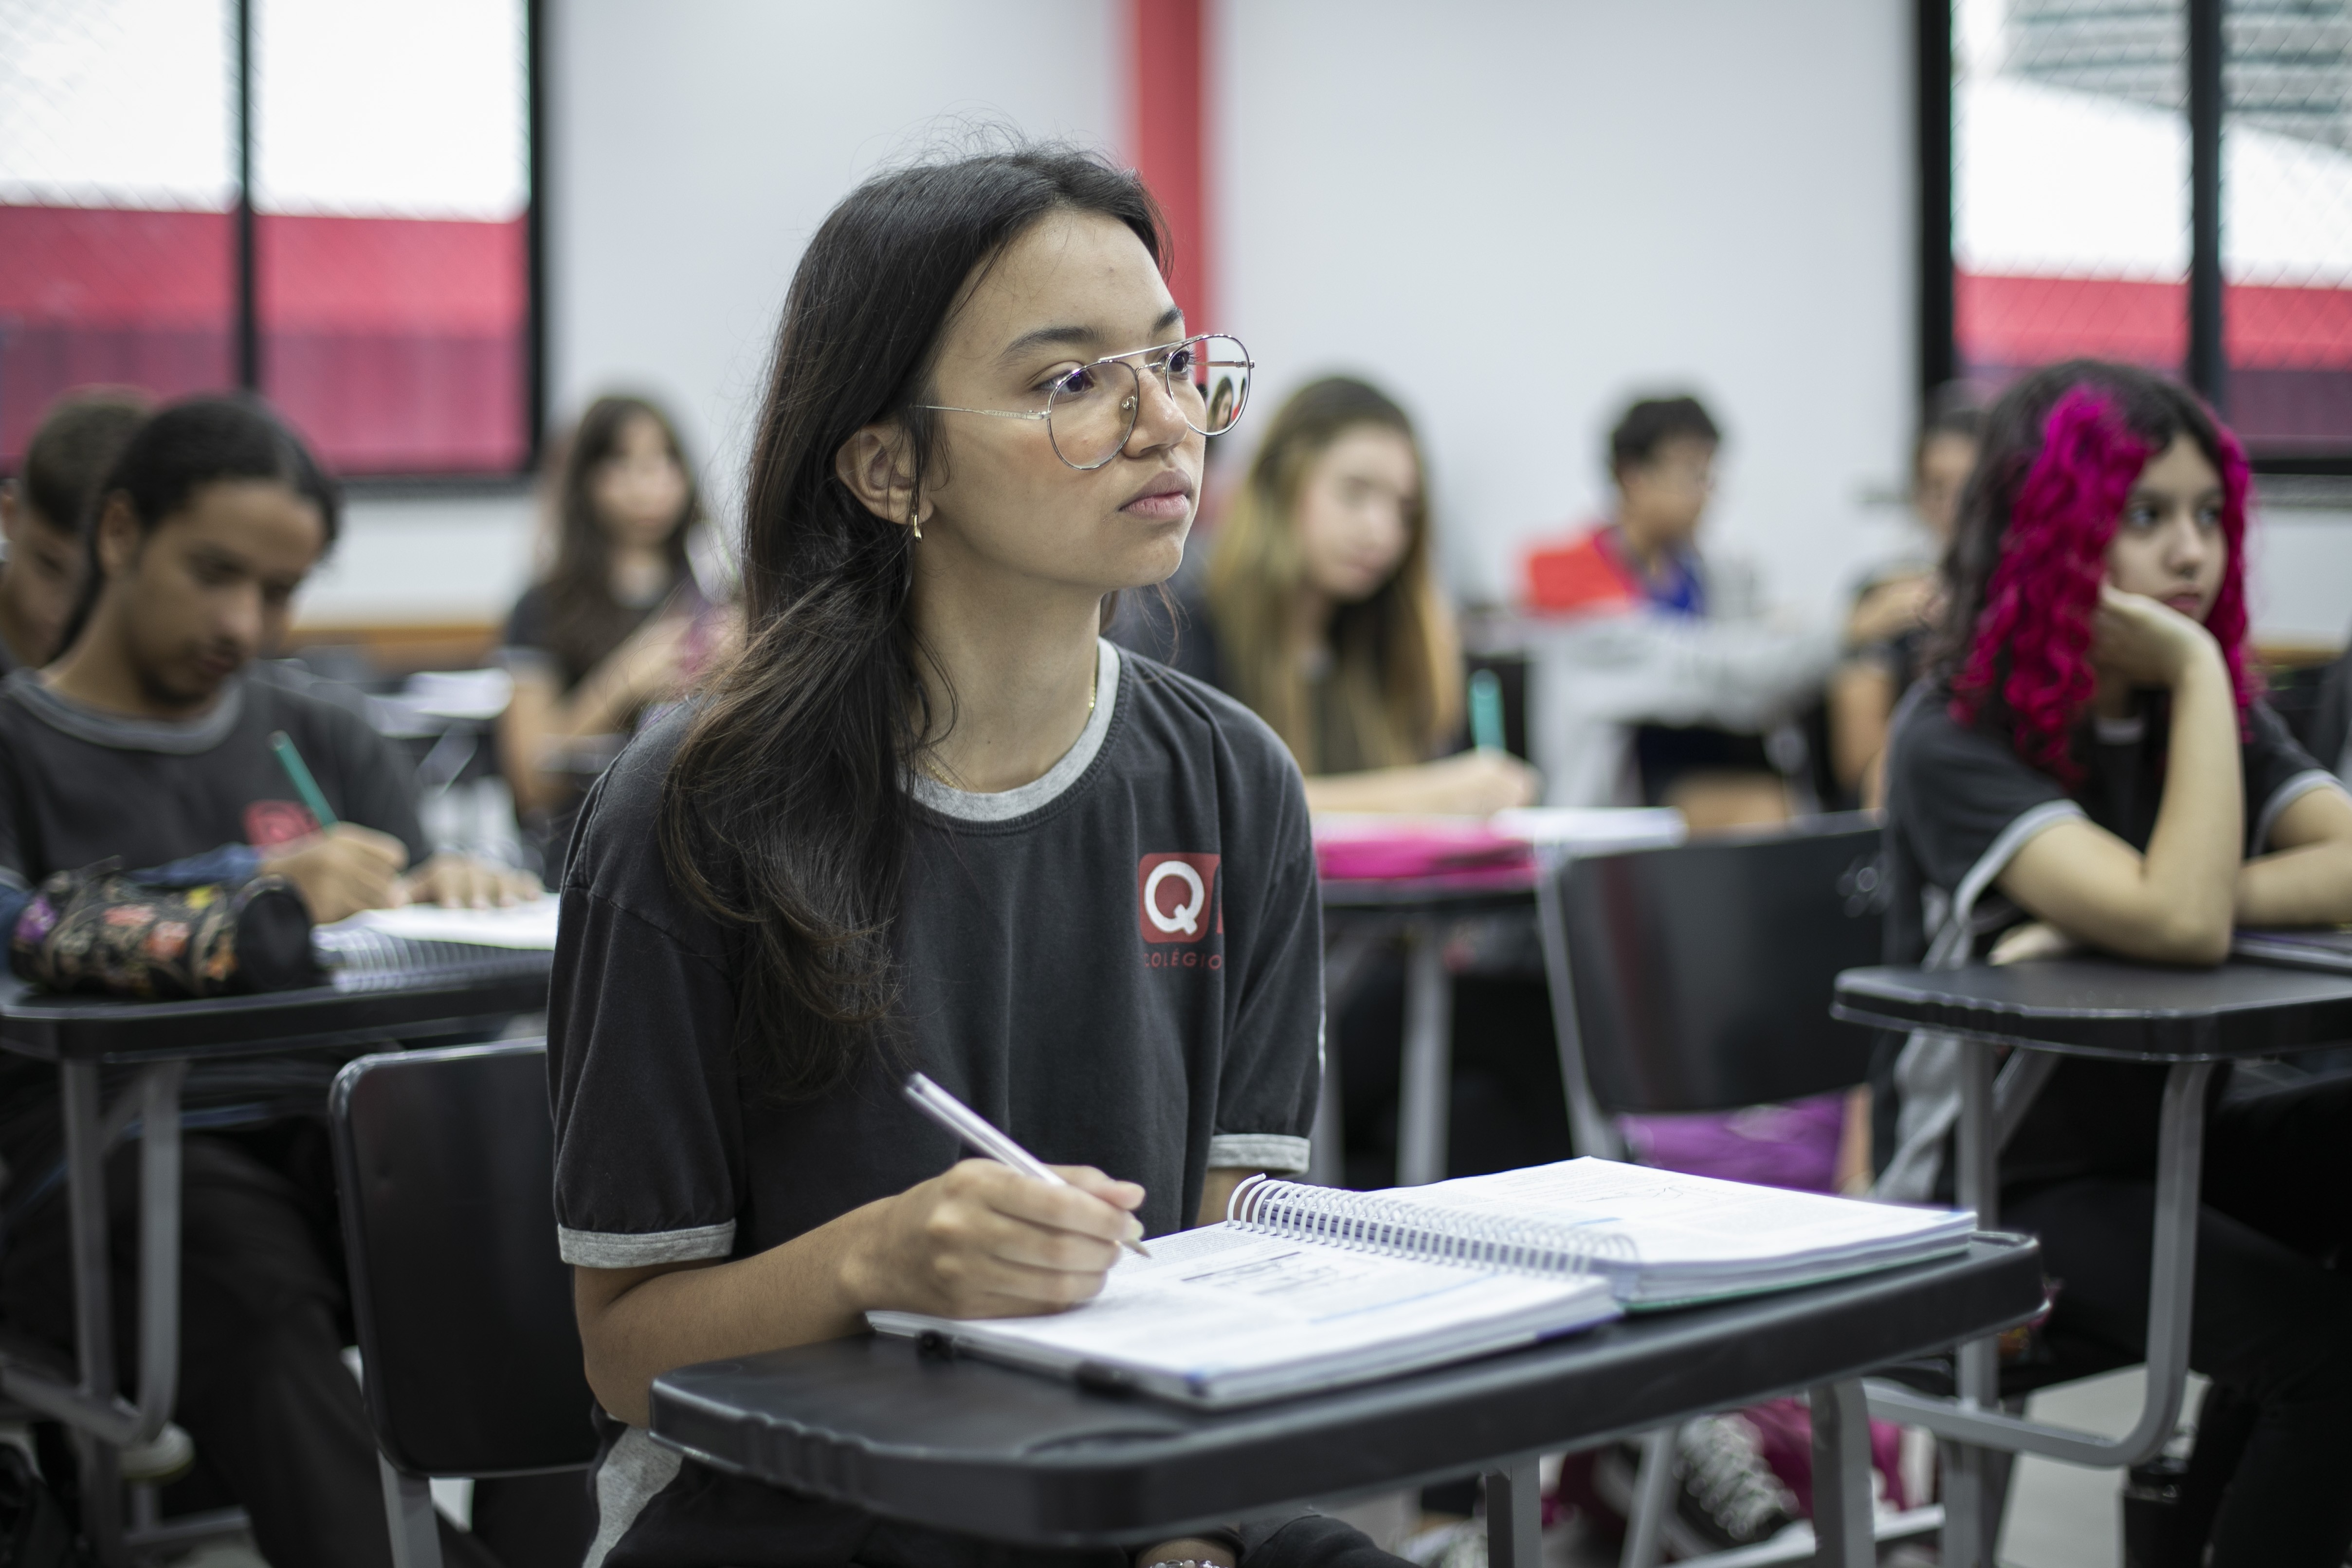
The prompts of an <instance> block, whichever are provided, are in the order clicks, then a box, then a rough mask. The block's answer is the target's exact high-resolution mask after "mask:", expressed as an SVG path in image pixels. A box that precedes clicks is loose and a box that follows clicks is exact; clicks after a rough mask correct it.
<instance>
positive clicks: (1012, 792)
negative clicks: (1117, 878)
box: [907, 637, 1118, 822]
mask: <svg viewBox="0 0 2352 1568" xmlns="http://www.w3.org/2000/svg"><path fill="white" fill-rule="evenodd" d="M1095 649H1096V652H1095V710H1094V711H1093V712H1092V713H1089V714H1087V727H1086V728H1085V729H1083V730H1081V731H1078V738H1077V740H1076V742H1074V743H1073V744H1072V745H1071V747H1070V749H1069V750H1068V751H1066V752H1063V753H1062V759H1061V761H1059V762H1057V763H1055V764H1054V765H1053V766H1052V767H1050V768H1047V769H1046V770H1045V772H1044V773H1041V774H1039V775H1038V776H1037V777H1036V778H1034V779H1032V780H1030V781H1029V782H1028V783H1027V784H1023V785H1021V786H1020V787H1018V788H1016V789H1008V790H1003V791H1000V792H999V793H997V794H994V795H975V794H973V793H972V792H971V791H969V790H961V789H950V788H949V787H948V786H947V785H945V784H941V783H940V782H939V781H938V780H937V779H934V778H930V777H929V776H928V775H926V774H923V773H910V774H908V781H907V787H908V793H909V794H911V795H913V796H914V797H915V799H916V800H917V801H919V803H921V804H922V805H927V806H929V807H930V808H931V809H932V810H933V811H936V812H938V813H939V814H940V816H952V817H954V818H956V819H957V820H958V821H960V822H1010V821H1012V820H1013V818H1014V817H1016V816H1028V815H1029V814H1030V813H1031V812H1033V811H1035V810H1037V809H1038V808H1040V807H1041V806H1044V805H1046V804H1048V803H1049V802H1051V801H1052V800H1053V799H1054V798H1055V796H1057V795H1060V794H1061V793H1062V792H1063V791H1064V790H1066V789H1068V788H1069V787H1070V786H1071V785H1072V784H1076V783H1077V782H1078V776H1079V775H1080V774H1082V773H1085V772H1086V771H1087V766H1088V765H1089V764H1090V763H1093V762H1094V760H1095V754H1096V753H1097V752H1100V751H1101V750H1102V743H1103V737H1104V736H1105V735H1108V734H1109V733H1110V720H1111V710H1112V709H1113V708H1114V707H1116V706H1117V705H1118V645H1117V644H1116V643H1113V642H1111V641H1109V640H1108V639H1107V638H1103V637H1097V638H1096V639H1095Z"/></svg>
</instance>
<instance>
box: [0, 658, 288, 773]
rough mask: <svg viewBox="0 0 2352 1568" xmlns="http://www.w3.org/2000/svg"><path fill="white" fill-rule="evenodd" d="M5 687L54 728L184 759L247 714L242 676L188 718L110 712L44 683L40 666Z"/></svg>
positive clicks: (209, 746)
mask: <svg viewBox="0 0 2352 1568" xmlns="http://www.w3.org/2000/svg"><path fill="white" fill-rule="evenodd" d="M0 690H5V692H6V693H7V694H8V695H9V696H11V697H14V698H15V699H16V700H17V701H19V702H21V703H23V704H24V705H25V708H26V710H27V711H29V712H30V713H31V714H32V715H33V716H34V717H35V718H37V719H38V720H40V721H42V722H43V723H45V724H47V725H48V726H49V727H50V728H51V729H53V730H58V731H62V732H63V733H65V734H68V735H71V736H72V737H74V738H75V739H76V740H78V741H88V742H90V743H91V744H92V745H95V746H111V747H113V748H114V749H115V750H116V751H119V752H166V753H169V754H171V755H173V756H182V757H185V756H194V754H195V753H197V752H209V751H211V750H212V749H213V748H214V747H215V746H217V745H219V744H220V743H221V742H223V741H225V740H226V739H227V738H228V732H229V731H231V730H234V729H236V721H237V719H238V718H239V716H241V715H242V714H243V713H244V712H245V678H244V677H243V676H236V675H233V676H231V677H229V679H227V680H226V682H224V683H223V684H222V686H221V693H220V700H219V701H217V702H215V703H214V704H213V705H212V710H211V711H209V712H207V713H205V714H203V715H201V716H199V717H197V718H194V719H188V720H170V719H126V718H124V717H123V716H122V715H121V714H120V713H109V712H107V711H105V710H102V709H98V708H92V707H90V706H89V704H88V703H84V702H77V701H75V700H73V699H72V698H70V697H68V696H65V695H64V694H62V693H61V692H58V691H54V690H52V689H50V688H48V687H47V686H46V685H44V684H43V683H42V681H41V678H40V674H39V672H38V671H37V670H30V669H19V670H16V672H14V673H13V674H11V675H10V676H9V677H8V679H7V680H6V682H5V684H0Z"/></svg>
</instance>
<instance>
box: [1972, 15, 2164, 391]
mask: <svg viewBox="0 0 2352 1568" xmlns="http://www.w3.org/2000/svg"><path fill="white" fill-rule="evenodd" d="M1954 24H1955V26H1954V32H1953V39H1952V54H1953V84H1952V307H1953V336H1954V339H1955V341H1956V344H1957V347H1958V369H1959V374H1961V376H1962V377H1963V378H1965V379H1966V380H1968V381H1969V382H1970V383H1972V384H1976V385H1978V386H1979V387H1980V388H1981V389H1982V390H1983V391H1985V392H1986V393H1988V394H1990V393H1991V392H1994V391H1997V390H1998V389H1999V388H2000V386H2002V385H2004V384H2007V383H2008V382H2010V381H2011V380H2013V379H2014V378H2015V377H2016V376H2018V375H2019V374H2022V373H2023V372H2025V371H2028V370H2031V369H2032V368H2034V367H2035V366H2037V365H2043V364H2048V363H2052V362H2053V361H2056V360H2062V359H2065V358H2067V357H2069V356H2071V355H2074V354H2095V355H2097V356H2099V357H2101V358H2103V359H2116V360H2124V361H2127V362H2129V363H2135V364H2143V365H2147V366H2150V367H2152V368H2155V369H2159V370H2167V371H2178V370H2179V368H2180V367H2181V364H2182V363H2183V361H2184V358H2185V356H2186V354H2187V353H2188V345H2189V121H2188V114H2187V107H2188V99H2187V75H2186V67H2187V42H2188V32H2187V26H2186V17H2185V13H2184V11H2183V8H2182V7H2181V6H2180V5H2178V4H2171V5H2168V4H2163V3H2162V0H2158V3H2156V4H2148V3H2147V0H2138V3H2133V0H1990V3H1986V0H1963V3H1962V4H1961V5H1959V6H1958V7H1957V9H1956V12H1955V15H1954Z"/></svg>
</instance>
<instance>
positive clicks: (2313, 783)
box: [2250, 768, 2344, 855]
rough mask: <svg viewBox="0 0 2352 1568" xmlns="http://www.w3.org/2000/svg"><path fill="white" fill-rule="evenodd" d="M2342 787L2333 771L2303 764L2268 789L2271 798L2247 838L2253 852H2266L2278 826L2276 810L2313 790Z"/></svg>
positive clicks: (2278, 810)
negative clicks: (2273, 787) (2300, 769)
mask: <svg viewBox="0 0 2352 1568" xmlns="http://www.w3.org/2000/svg"><path fill="white" fill-rule="evenodd" d="M2343 787H2344V785H2343V784H2341V783H2340V782H2338V781H2337V779H2336V775H2335V774H2334V773H2328V772H2327V771H2326V770H2325V769H2323V768H2305V770H2304V771H2303V772H2301V773H2297V774H2295V775H2294V777H2293V778H2291V779H2289V780H2287V781H2286V783H2284V784H2281V785H2279V786H2278V788H2276V789H2274V790H2273V791H2271V797H2270V799H2268V800H2266V801H2264V802H2263V810H2262V815H2261V816H2257V817H2256V818H2255V819H2254V831H2253V834H2252V838H2251V839H2250V842H2251V843H2252V846H2253V849H2252V853H2254V854H2256V855H2263V854H2267V853H2269V851H2270V847H2271V832H2272V830H2273V828H2275V827H2277V826H2278V819H2279V814H2280V813H2281V812H2283V811H2284V810H2285V809H2286V808H2287V807H2288V806H2290V805H2294V803H2295V802H2296V801H2299V800H2301V799H2302V798H2303V797H2304V796H2305V795H2309V794H2310V793H2311V792H2312V791H2313V790H2315V789H2335V790H2341V789H2342V788H2343Z"/></svg>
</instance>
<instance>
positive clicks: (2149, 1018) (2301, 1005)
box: [1832, 958, 2352, 1568]
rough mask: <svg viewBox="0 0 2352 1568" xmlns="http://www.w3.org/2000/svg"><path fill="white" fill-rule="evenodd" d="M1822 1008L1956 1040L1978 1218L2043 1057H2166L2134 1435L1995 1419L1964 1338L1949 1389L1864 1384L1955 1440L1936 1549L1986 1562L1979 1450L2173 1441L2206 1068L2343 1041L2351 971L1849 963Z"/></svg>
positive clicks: (2000, 1415)
mask: <svg viewBox="0 0 2352 1568" xmlns="http://www.w3.org/2000/svg"><path fill="white" fill-rule="evenodd" d="M1832 1013H1833V1015H1834V1016H1837V1017H1840V1018H1843V1019H1845V1020H1847V1021H1848V1022H1851V1023H1857V1024H1868V1025H1875V1026H1880V1027H1883V1028H1889V1029H1897V1030H1911V1029H1925V1030H1930V1031H1934V1032H1937V1033H1941V1034H1947V1035H1950V1036H1953V1037H1957V1038H1958V1039H1959V1040H1960V1041H1961V1042H1962V1044H1963V1047H1964V1049H1963V1056H1962V1070H1961V1074H1960V1089H1961V1101H1960V1121H1959V1126H1958V1131H1957V1134H1956V1139H1955V1142H1956V1144H1957V1168H1956V1171H1955V1176H1956V1184H1957V1195H1958V1201H1959V1203H1960V1204H1961V1205H1963V1206H1965V1207H1969V1208H1973V1209H1975V1210H1976V1211H1977V1214H1978V1216H1979V1224H1982V1225H1988V1226H1989V1225H1992V1224H1994V1223H1996V1222H1997V1216H1998V1210H1999V1206H2000V1145H2001V1143H2002V1142H2003V1141H2004V1139H2005V1138H2006V1136H2007V1134H2008V1132H2009V1131H2011V1130H2013V1129H2014V1128H2015V1127H2016V1126H2017V1125H2018V1123H2019V1122H2020V1121H2022V1119H2023V1117H2024V1114H2025V1111H2026V1109H2027V1107H2028V1106H2029V1105H2030V1104H2031V1103H2032V1099H2033V1095H2034V1093H2035V1091H2036V1090H2038V1089H2040V1088H2041V1086H2042V1083H2043V1082H2045V1081H2046V1080H2047V1079H2048V1077H2049V1075H2050V1072H2051V1070H2052V1069H2053V1068H2054V1067H2055V1065H2056V1059H2057V1057H2059V1056H2078V1057H2087V1058H2096V1059H2099V1060H2105V1061H2129V1062H2150V1063H2164V1064H2168V1066H2169V1068H2170V1071H2169V1072H2168V1075H2167V1077H2166V1080H2165V1088H2164V1109H2163V1114H2162V1121H2161V1122H2160V1123H2159V1127H2158V1142H2157V1175H2156V1252H2155V1262H2154V1267H2153V1270H2152V1275H2153V1277H2152V1278H2151V1279H2150V1280H2149V1285H2148V1311H2147V1403H2146V1405H2144V1407H2143V1408H2142V1410H2141V1412H2140V1416H2139V1419H2138V1421H2137V1424H2136V1425H2135V1426H2133V1427H2132V1429H2131V1431H2130V1432H2129V1433H2127V1434H2126V1436H2122V1437H2120V1438H2116V1439H2113V1440H2108V1439H2105V1438H2099V1437H2094V1436H2089V1435H2087V1434H2084V1433H2080V1432H2073V1431H2069V1430H2067V1429H2065V1428H2063V1427H2057V1426H2047V1425H2044V1424H2042V1423H2039V1422H2033V1421H2029V1420H2026V1419H2024V1418H2023V1417H2021V1416H2015V1415H2007V1414H2005V1413H2004V1412H2002V1410H2001V1409H2000V1364H1999V1360H1998V1356H1997V1353H1996V1349H1995V1346H1994V1344H1993V1342H1991V1341H1990V1340H1983V1339H1979V1340H1976V1341H1971V1342H1964V1343H1963V1344H1962V1345H1961V1346H1960V1355H1959V1369H1958V1371H1959V1376H1958V1397H1957V1398H1956V1399H1949V1400H1946V1399H1936V1398H1932V1397H1930V1396H1928V1395H1926V1394H1918V1393H1915V1392H1913V1391H1912V1390H1909V1389H1906V1388H1900V1387H1896V1386H1894V1385H1891V1384H1873V1385H1872V1386H1871V1389H1870V1403H1871V1406H1872V1408H1873V1410H1874V1412H1875V1413H1876V1414H1878V1415H1882V1416H1884V1417H1885V1418H1886V1419H1888V1420H1891V1421H1902V1422H1906V1423H1910V1424H1913V1425H1916V1426H1926V1427H1927V1428H1928V1429H1930V1430H1931V1431H1934V1432H1935V1433H1937V1435H1938V1436H1942V1437H1945V1438H1947V1439H1948V1440H1950V1441H1951V1442H1952V1443H1954V1444H1955V1446H1956V1448H1955V1455H1954V1461H1955V1462H1953V1463H1951V1464H1949V1465H1948V1466H1947V1467H1946V1486H1945V1536H1944V1555H1943V1560H1944V1562H1945V1563H1947V1564H1949V1565H1950V1568H1973V1565H1975V1564H1978V1563H1988V1564H1989V1563H1990V1560H1991V1554H1992V1546H1993V1539H1992V1538H1993V1526H1994V1523H1995V1522H1996V1521H1993V1520H1992V1519H1991V1518H1990V1508H1989V1507H1988V1506H1987V1498H1986V1495H1985V1494H1986V1490H1987V1489H1986V1485H1985V1476H1986V1472H1985V1468H1984V1466H1983V1462H1982V1461H1983V1454H1984V1450H1986V1449H1988V1448H1990V1449H2000V1450H2004V1451H2007V1452H2011V1453H2023V1454H2042V1455H2045V1456H2047V1457H2049V1458H2055V1459H2063V1460H2064V1461H2066V1462H2068V1463H2071V1464H2077V1465H2089V1466H2100V1467H2122V1466H2127V1465H2134V1464H2137V1463H2139V1462H2140V1461H2142V1460H2144V1459H2146V1458H2149V1457H2150V1456H2152V1455H2153V1454H2155V1453H2156V1452H2157V1451H2158V1450H2159V1449H2160V1448H2162V1447H2164V1445H2165V1443H2166V1442H2167V1441H2168V1439H2169V1438H2170V1437H2171V1436H2172V1432H2173V1427H2174V1425H2175V1423H2176V1422H2178V1421H2179V1415H2180V1404H2181V1397H2182V1394H2183V1392H2184V1390H2185V1388H2186V1385H2187V1377H2188V1369H2189V1319H2190V1314H2191V1312H2192V1310H2194V1306H2195V1302H2194V1300H2192V1289H2191V1287H2192V1283H2193V1278H2194V1273H2193V1271H2194V1269H2195V1268H2196V1262H2197V1208H2198V1189H2199V1184H2200V1176H2201V1164H2202V1160H2203V1151H2204V1131H2205V1088H2206V1084H2207V1081H2208V1080H2209V1079H2210V1078H2211V1077H2212V1073H2213V1068H2214V1064H2216V1063H2217V1062H2223V1061H2229V1060H2232V1059H2235V1058H2251V1057H2268V1056H2281V1055H2287V1054H2291V1053H2294V1052H2296V1051H2305V1050H2315V1049H2323V1048H2326V1047H2332V1046H2339V1045H2342V1044H2344V1043H2346V1042H2347V1041H2352V975H2335V974H2324V973H2311V972H2306V971H2299V970H2292V969H2281V968H2272V967H2267V966H2264V965H2260V964H2252V963H2227V964H2223V965H2222V966H2221V968H2219V969H2210V970H2189V969H2170V968H2158V967H2154V966H2151V965H2145V964H2136V963H2124V962H2122V961H2119V960H2115V959H2095V958H2069V959H2055V960H2048V961H2043V962H2039V963H2017V964H2009V965H2005V966H2002V967H2000V968H1994V967H1991V966H1989V965H1979V966H1974V967H1970V968H1967V969H1958V970H1944V971H1928V970H1919V969H1909V968H1872V969H1856V970H1850V971H1848V972H1847V973H1844V974H1842V975H1840V976H1839V977H1838V986H1837V1001H1836V1004H1835V1005H1834V1006H1833V1007H1832ZM2002 1046H2010V1047H2020V1048H2019V1049H2018V1050H2017V1051H2016V1053H2015V1054H2014V1055H2013V1056H2012V1057H2011V1058H2010V1060H2009V1062H2008V1064H2007V1065H2006V1066H2005V1067H2003V1068H2001V1069H2000V1075H1999V1078H1998V1079H1996V1078H1995V1073H1994V1068H1995V1057H1996V1051H1997V1047H2002Z"/></svg>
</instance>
